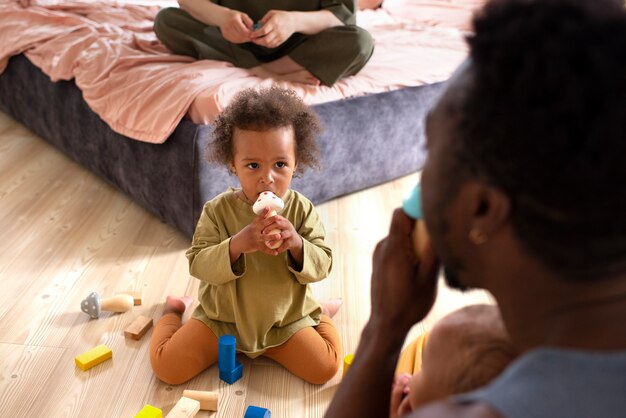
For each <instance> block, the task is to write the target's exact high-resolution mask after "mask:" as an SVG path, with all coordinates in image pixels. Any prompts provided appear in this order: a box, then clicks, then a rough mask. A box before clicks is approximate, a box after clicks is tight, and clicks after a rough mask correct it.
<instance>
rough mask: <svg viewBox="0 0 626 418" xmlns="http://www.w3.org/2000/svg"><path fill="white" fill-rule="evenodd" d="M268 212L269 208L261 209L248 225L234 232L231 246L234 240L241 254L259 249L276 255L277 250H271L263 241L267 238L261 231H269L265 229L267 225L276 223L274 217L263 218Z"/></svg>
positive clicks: (271, 235)
mask: <svg viewBox="0 0 626 418" xmlns="http://www.w3.org/2000/svg"><path fill="white" fill-rule="evenodd" d="M269 212H270V208H265V209H263V211H262V212H261V213H259V214H258V215H257V216H256V218H254V220H253V221H252V222H251V223H250V224H249V225H247V226H246V227H245V228H243V229H242V230H241V231H239V232H238V233H237V234H235V235H234V236H233V238H232V239H231V247H232V246H233V242H232V241H233V240H235V241H236V243H235V244H234V245H236V248H237V250H239V251H240V252H241V253H243V254H248V253H253V252H257V251H260V252H262V253H265V254H269V255H278V254H279V252H278V251H277V250H276V249H274V250H273V249H271V248H269V247H268V246H267V245H266V244H265V241H267V240H268V235H267V234H264V233H263V231H270V230H271V229H267V227H268V226H269V225H275V224H276V222H275V220H274V217H269V218H268V219H266V218H265V217H266V216H267V214H268V213H269ZM289 225H291V224H289ZM292 229H293V226H292ZM275 235H277V234H270V235H269V236H270V238H273V237H274V236H275ZM281 235H282V234H281ZM283 245H284V244H283Z"/></svg>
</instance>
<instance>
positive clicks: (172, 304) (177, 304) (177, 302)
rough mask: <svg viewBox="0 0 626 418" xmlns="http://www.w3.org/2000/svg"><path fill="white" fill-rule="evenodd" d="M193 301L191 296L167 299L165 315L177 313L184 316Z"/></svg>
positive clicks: (169, 297)
mask: <svg viewBox="0 0 626 418" xmlns="http://www.w3.org/2000/svg"><path fill="white" fill-rule="evenodd" d="M191 302H193V299H192V298H191V296H172V295H170V296H168V297H166V298H165V309H164V310H163V315H165V314H168V313H176V314H179V315H182V314H184V313H185V311H186V310H187V308H189V306H190V305H191Z"/></svg>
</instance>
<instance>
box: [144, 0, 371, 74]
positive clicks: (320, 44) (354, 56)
mask: <svg viewBox="0 0 626 418" xmlns="http://www.w3.org/2000/svg"><path fill="white" fill-rule="evenodd" d="M154 32H155V33H156V35H157V37H158V38H159V39H160V40H161V42H163V44H165V46H167V47H168V48H169V49H171V50H172V52H174V53H176V54H181V55H190V56H192V57H196V58H198V59H211V60H220V61H228V62H231V63H232V64H233V65H235V66H237V67H240V68H252V67H256V66H257V65H260V64H262V63H265V62H271V61H274V60H277V59H279V58H281V57H284V56H289V57H290V58H291V59H292V60H293V61H295V62H296V63H298V64H299V65H301V66H302V67H304V68H305V69H306V70H307V71H309V72H310V73H311V74H313V76H315V77H316V78H318V79H319V80H320V81H321V82H322V83H323V84H325V85H327V86H332V85H333V84H334V83H335V82H336V81H337V80H339V79H340V78H342V77H347V76H350V75H353V74H356V73H358V72H359V71H360V70H361V68H363V66H364V65H365V64H366V63H367V61H368V60H369V59H370V57H371V56H372V52H373V51H374V41H373V40H372V37H371V35H370V34H369V32H367V31H366V30H365V29H362V28H360V27H358V26H354V25H344V26H335V27H332V28H329V29H326V30H324V31H322V32H320V33H318V34H316V35H303V34H300V33H295V34H293V35H292V36H291V37H290V38H289V39H287V40H286V41H285V42H284V43H283V44H281V45H280V46H278V47H277V48H265V47H262V46H259V45H256V44H254V43H251V42H247V43H244V44H233V43H232V42H229V41H227V40H226V39H224V37H223V36H222V33H221V32H220V30H219V28H217V27H213V26H207V25H206V24H204V23H202V22H200V21H198V20H196V19H194V18H193V17H191V16H190V15H189V14H188V13H187V12H185V11H184V10H182V9H179V8H175V7H172V8H166V9H163V10H161V11H160V12H159V13H158V14H157V16H156V18H155V21H154Z"/></svg>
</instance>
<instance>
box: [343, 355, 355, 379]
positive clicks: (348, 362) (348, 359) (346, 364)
mask: <svg viewBox="0 0 626 418" xmlns="http://www.w3.org/2000/svg"><path fill="white" fill-rule="evenodd" d="M353 360H354V354H348V355H347V356H345V357H344V358H343V374H342V376H345V375H346V373H348V369H349V368H350V365H351V364H352V361H353Z"/></svg>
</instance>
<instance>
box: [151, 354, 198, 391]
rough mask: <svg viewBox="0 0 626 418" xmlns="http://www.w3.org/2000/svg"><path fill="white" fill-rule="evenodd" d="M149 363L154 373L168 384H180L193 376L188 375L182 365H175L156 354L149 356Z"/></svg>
mask: <svg viewBox="0 0 626 418" xmlns="http://www.w3.org/2000/svg"><path fill="white" fill-rule="evenodd" d="M150 365H151V366H152V371H153V372H154V375H155V376H156V377H158V378H159V380H161V381H163V382H165V383H167V384H168V385H180V384H181V383H185V382H186V381H188V380H190V379H191V378H192V377H193V376H189V374H188V373H186V371H185V370H183V368H182V367H176V366H175V365H176V363H175V362H171V361H167V360H166V359H163V358H159V357H158V356H150Z"/></svg>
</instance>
